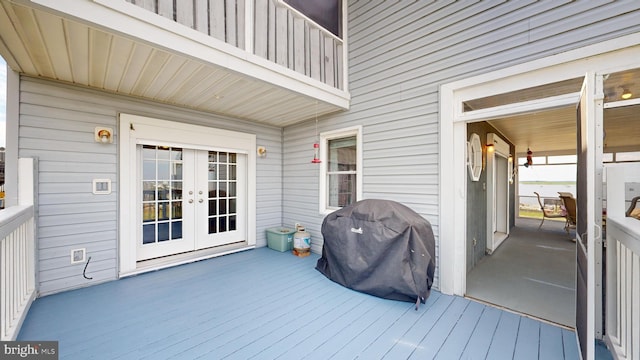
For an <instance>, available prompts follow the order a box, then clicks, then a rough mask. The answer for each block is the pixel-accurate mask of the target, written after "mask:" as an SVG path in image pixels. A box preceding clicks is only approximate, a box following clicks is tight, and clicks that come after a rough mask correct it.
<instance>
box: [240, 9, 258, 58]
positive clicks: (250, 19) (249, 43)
mask: <svg viewBox="0 0 640 360" xmlns="http://www.w3.org/2000/svg"><path fill="white" fill-rule="evenodd" d="M239 1H243V0H239ZM254 3H255V0H244V46H245V49H244V50H245V51H246V52H248V53H249V54H253V53H254V52H253V38H254V32H255V25H254V24H255V20H254V17H255V10H254V9H255V7H254Z"/></svg>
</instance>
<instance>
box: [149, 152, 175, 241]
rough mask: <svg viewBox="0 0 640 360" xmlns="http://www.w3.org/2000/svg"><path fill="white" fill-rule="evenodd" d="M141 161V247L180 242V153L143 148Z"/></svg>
mask: <svg viewBox="0 0 640 360" xmlns="http://www.w3.org/2000/svg"><path fill="white" fill-rule="evenodd" d="M142 158H143V160H142V173H143V176H142V177H143V179H142V184H141V188H142V222H143V225H142V243H143V244H153V243H157V242H160V241H169V240H176V239H181V238H182V220H181V219H182V181H181V180H182V176H183V174H182V173H183V160H182V149H180V148H171V147H158V146H149V145H144V146H142ZM171 180H173V181H171Z"/></svg>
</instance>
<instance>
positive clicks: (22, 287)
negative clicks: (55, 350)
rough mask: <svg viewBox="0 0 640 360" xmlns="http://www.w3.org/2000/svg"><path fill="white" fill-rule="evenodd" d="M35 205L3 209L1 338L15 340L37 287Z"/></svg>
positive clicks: (0, 234)
mask: <svg viewBox="0 0 640 360" xmlns="http://www.w3.org/2000/svg"><path fill="white" fill-rule="evenodd" d="M33 225H34V224H33V205H19V206H12V207H9V208H7V209H4V210H2V211H0V317H1V318H2V320H1V324H0V326H1V328H0V340H2V341H7V340H15V338H16V337H17V336H18V331H19V330H20V326H21V325H22V321H23V320H24V318H25V316H26V314H27V311H28V310H29V307H30V305H31V303H32V302H33V300H34V298H35V295H36V291H35V237H34V228H33Z"/></svg>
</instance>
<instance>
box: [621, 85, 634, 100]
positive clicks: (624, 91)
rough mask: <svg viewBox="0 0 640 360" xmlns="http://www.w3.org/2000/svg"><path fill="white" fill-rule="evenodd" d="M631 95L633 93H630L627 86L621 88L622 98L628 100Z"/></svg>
mask: <svg viewBox="0 0 640 360" xmlns="http://www.w3.org/2000/svg"><path fill="white" fill-rule="evenodd" d="M632 96H633V94H632V93H631V91H629V89H627V88H622V95H621V96H620V97H621V98H622V99H623V100H628V99H631V97H632Z"/></svg>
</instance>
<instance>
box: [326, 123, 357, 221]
mask: <svg viewBox="0 0 640 360" xmlns="http://www.w3.org/2000/svg"><path fill="white" fill-rule="evenodd" d="M361 134H362V127H360V126H358V127H353V128H348V129H343V130H337V131H332V132H326V133H322V134H320V147H321V150H322V151H321V155H320V160H321V161H322V162H321V163H320V167H321V171H320V212H321V213H329V212H331V211H334V210H337V209H339V208H341V207H344V206H347V205H350V204H353V203H355V202H356V201H358V200H360V199H361V198H362V140H361Z"/></svg>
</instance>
